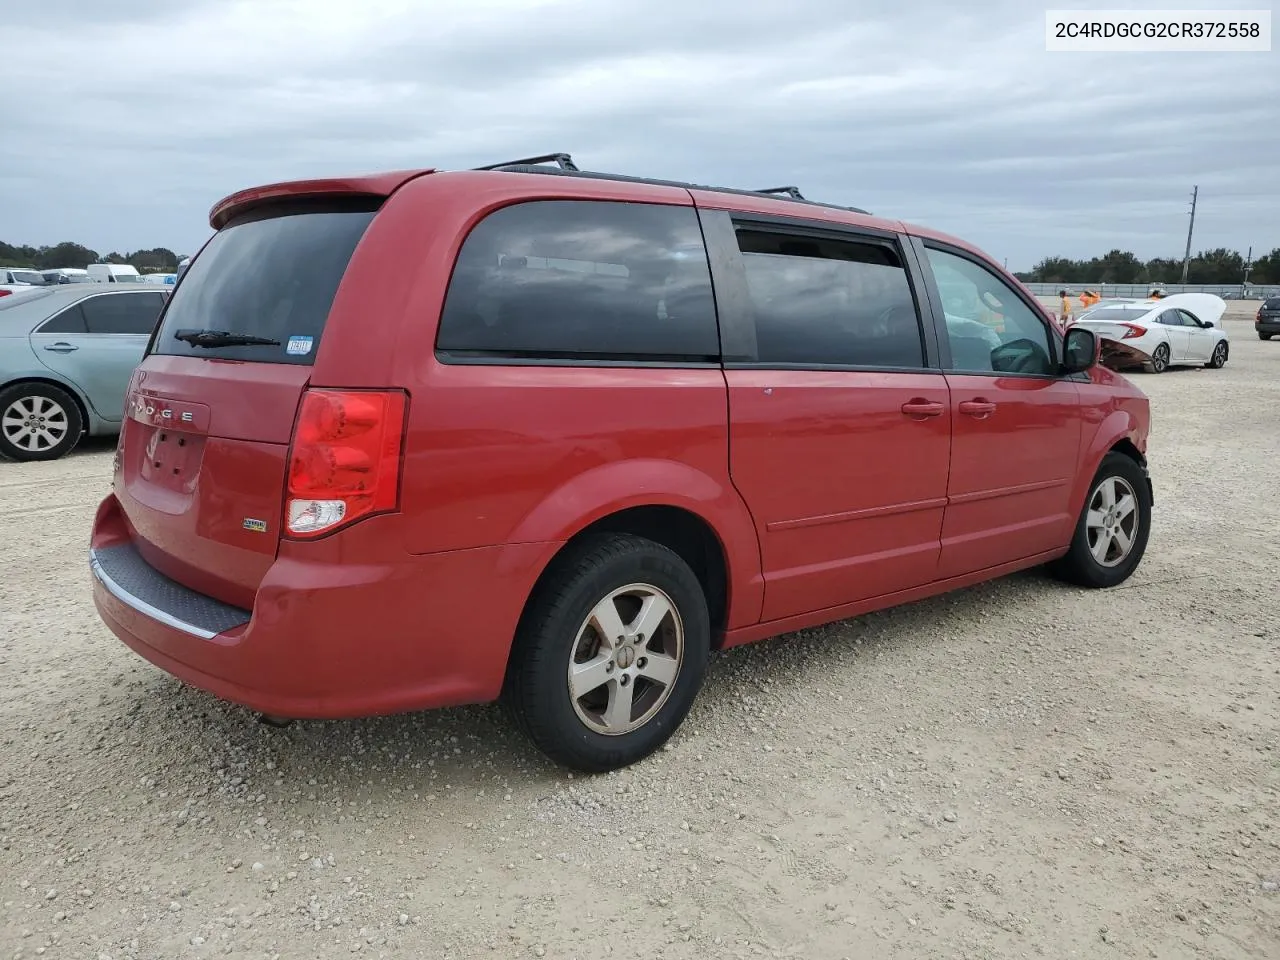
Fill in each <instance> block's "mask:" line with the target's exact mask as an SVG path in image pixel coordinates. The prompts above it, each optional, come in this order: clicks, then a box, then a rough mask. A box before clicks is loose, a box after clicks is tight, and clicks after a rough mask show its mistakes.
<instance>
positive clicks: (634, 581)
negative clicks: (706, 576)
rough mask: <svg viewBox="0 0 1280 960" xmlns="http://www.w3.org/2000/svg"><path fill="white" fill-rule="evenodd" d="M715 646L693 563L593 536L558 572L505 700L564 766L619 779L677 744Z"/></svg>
mask: <svg viewBox="0 0 1280 960" xmlns="http://www.w3.org/2000/svg"><path fill="white" fill-rule="evenodd" d="M607 627H612V629H603V628H607ZM710 645H711V620H710V616H709V614H708V612H707V601H706V597H705V596H704V595H703V592H702V587H701V585H700V584H699V582H698V578H697V576H695V575H694V573H693V571H692V570H691V569H689V565H688V564H687V563H685V562H684V560H682V559H681V558H680V557H679V556H678V555H677V554H676V553H674V552H672V551H671V550H669V549H667V548H666V547H664V546H662V545H660V544H657V543H654V542H652V541H650V540H645V539H644V538H642V537H637V536H633V535H630V534H608V535H596V536H589V537H587V538H585V539H584V540H583V541H582V542H581V543H580V544H576V545H573V546H571V547H570V548H569V549H568V550H567V551H566V552H565V553H564V554H562V555H561V556H559V557H557V558H556V560H555V561H553V563H552V566H551V568H550V569H549V570H548V571H547V573H546V574H545V575H544V577H543V580H542V582H541V583H540V584H539V586H538V588H537V589H536V591H535V593H534V595H533V597H532V598H531V599H530V602H529V606H528V608H527V609H526V611H525V615H524V616H523V617H522V618H521V622H520V627H519V628H518V631H517V634H516V640H515V645H514V647H513V649H512V652H511V662H510V664H509V666H508V669H507V679H506V684H505V688H504V690H503V698H504V700H505V701H506V704H507V707H508V708H509V710H510V711H511V713H512V715H513V716H514V717H515V719H516V722H517V723H518V724H519V726H520V727H521V728H522V729H523V730H524V732H525V733H526V734H527V735H528V737H529V739H531V740H532V741H533V742H534V744H535V745H536V746H537V747H538V748H539V749H540V750H541V751H542V752H543V753H545V754H546V755H547V756H548V757H550V758H551V759H552V760H554V761H555V762H557V763H559V764H562V765H564V766H566V767H570V768H572V769H574V770H580V771H583V772H586V773H602V772H605V771H608V770H616V769H618V768H620V767H625V766H628V765H629V764H632V763H635V762H636V761H638V760H641V759H643V758H644V757H647V756H648V755H649V754H651V753H653V752H654V751H655V750H657V749H658V748H659V747H661V746H662V745H663V744H664V743H665V742H666V741H667V739H668V738H670V736H671V735H672V734H673V733H674V732H675V730H676V728H677V727H678V726H679V725H680V723H681V721H683V720H684V718H685V716H686V715H687V714H688V712H689V709H690V708H691V707H692V706H693V701H694V698H695V697H696V696H697V694H698V690H699V689H700V688H701V686H702V680H703V677H704V676H705V674H706V668H707V657H708V653H709V650H710Z"/></svg>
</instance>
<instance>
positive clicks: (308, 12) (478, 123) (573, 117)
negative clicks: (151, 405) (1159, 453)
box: [0, 0, 1280, 269]
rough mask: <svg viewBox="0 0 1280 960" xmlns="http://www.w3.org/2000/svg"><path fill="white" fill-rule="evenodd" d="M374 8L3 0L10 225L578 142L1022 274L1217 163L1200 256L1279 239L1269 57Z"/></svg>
mask: <svg viewBox="0 0 1280 960" xmlns="http://www.w3.org/2000/svg"><path fill="white" fill-rule="evenodd" d="M362 2H363V4H364V9H363V10H361V9H360V8H359V5H358V4H354V3H351V2H350V0H342V2H338V0H296V2H295V0H282V2H275V0H252V2H240V0H183V2H181V3H175V2H171V0H155V2H152V0H114V2H112V3H109V4H106V5H105V6H104V5H103V4H100V3H97V2H89V0H42V3H41V4H40V13H39V14H38V15H36V14H34V13H33V11H34V10H35V7H33V6H30V5H26V4H19V2H18V0H0V21H3V22H4V24H5V25H4V30H3V33H4V43H3V48H4V53H3V57H2V58H0V90H3V92H4V94H3V103H4V107H3V110H0V117H2V118H3V119H0V240H5V241H7V242H10V243H31V244H37V245H39V244H52V243H57V242H59V241H62V240H74V241H77V242H81V243H85V244H87V245H88V246H91V247H93V248H95V249H97V250H99V251H101V252H104V253H105V252H108V251H110V250H120V251H122V252H123V251H125V250H132V249H138V248H142V247H153V246H167V247H170V248H172V249H175V250H177V251H178V252H180V253H187V252H191V251H192V250H193V249H194V248H195V247H196V246H197V245H198V244H200V243H201V242H202V241H203V240H204V239H205V237H206V236H207V235H208V233H209V229H208V224H207V220H206V216H207V213H208V209H209V207H210V206H211V205H212V204H213V203H214V202H215V201H216V200H217V199H219V198H220V197H221V196H223V195H225V194H227V193H230V192H232V191H235V190H238V189H241V188H243V187H246V186H251V185H254V184H258V183H264V182H271V181H275V180H287V179H292V178H295V177H308V176H317V175H326V174H335V173H360V172H367V171H376V170H379V169H390V168H401V167H418V166H437V167H463V166H474V165H477V164H481V163H488V162H496V161H499V160H505V159H510V158H514V157H518V156H527V155H529V154H532V153H543V152H548V151H552V150H567V151H569V152H570V153H572V154H573V155H574V158H575V159H576V160H577V161H578V163H579V165H580V166H582V167H584V168H590V169H601V170H612V171H616V172H625V173H633V174H638V175H646V176H656V177H666V178H672V179H688V180H694V181H697V182H704V183H718V184H722V185H726V186H739V187H765V186H774V185H777V184H784V183H794V184H798V185H799V186H800V187H801V189H802V190H803V191H804V192H805V194H806V196H809V197H812V198H815V199H822V200H830V201H833V202H838V203H848V204H854V205H857V206H861V207H864V208H867V209H870V210H872V211H873V212H875V213H877V214H881V215H884V216H889V217H894V218H899V219H907V220H911V221H915V222H920V223H925V224H928V225H930V226H933V227H937V228H939V229H942V230H946V231H948V232H950V233H954V234H957V235H959V236H962V237H964V238H966V239H968V240H970V241H972V242H974V243H977V244H978V245H979V246H981V247H982V248H984V249H985V250H987V251H988V252H989V253H990V254H991V255H992V256H995V257H997V258H1006V257H1007V258H1008V262H1009V266H1010V268H1012V269H1025V268H1028V267H1030V266H1031V265H1032V264H1034V263H1035V261H1037V260H1038V259H1040V258H1041V257H1043V256H1045V255H1050V254H1062V255H1067V256H1089V255H1093V254H1095V253H1097V254H1100V253H1104V252H1106V251H1107V250H1108V249H1110V248H1112V247H1121V248H1127V249H1132V250H1133V251H1134V252H1136V253H1137V254H1138V255H1139V256H1141V257H1144V258H1147V257H1152V256H1159V255H1170V256H1181V253H1182V246H1183V244H1184V242H1185V235H1186V224H1187V220H1186V212H1187V206H1188V201H1189V199H1190V193H1191V187H1192V184H1196V183H1198V184H1199V185H1200V196H1201V203H1200V207H1199V209H1198V212H1197V217H1196V237H1195V244H1194V246H1195V247H1196V248H1197V249H1199V248H1209V247H1216V246H1228V247H1233V248H1237V249H1239V250H1241V251H1242V252H1243V251H1244V249H1245V248H1246V247H1247V246H1249V244H1252V245H1253V247H1254V252H1255V254H1256V253H1258V252H1266V251H1267V250H1269V249H1271V248H1272V247H1276V246H1280V108H1278V107H1277V106H1276V104H1278V103H1280V53H1278V52H1275V51H1273V52H1271V53H1230V54H1186V53H1179V54H1149V53H1148V54H1137V53H1114V54H1064V53H1053V54H1051V53H1046V52H1045V50H1044V7H1043V6H1042V5H1037V4H1032V3H1027V2H1025V0H1023V2H1007V3H1006V2H985V3H983V2H977V3H974V4H969V5H965V4H960V3H955V2H953V0H945V2H944V0H920V2H909V0H899V2H893V3H866V2H857V3H854V2H852V0H790V2H786V3H779V2H776V0H734V2H733V3H732V4H730V3H728V0H715V2H712V0H683V2H676V0H644V2H640V0H632V2H623V0H431V2H423V0H362ZM722 4H723V6H722ZM1064 5H1065V4H1064ZM1117 5H1118V4H1115V3H1111V4H1095V5H1092V6H1096V7H1099V8H1111V7H1113V6H1117ZM1165 5H1166V4H1145V6H1153V7H1162V6H1165ZM1190 5H1192V6H1195V7H1198V8H1211V7H1215V6H1220V7H1228V8H1229V7H1239V6H1250V4H1239V3H1237V4H1231V3H1227V4H1215V3H1213V2H1212V0H1195V2H1194V3H1192V4H1190ZM1074 6H1077V7H1088V6H1091V5H1090V4H1082V3H1076V4H1074ZM1124 6H1128V7H1134V6H1144V4H1141V3H1135V2H1133V0H1129V2H1128V3H1126V4H1124ZM1252 6H1253V7H1262V6H1264V4H1252ZM22 10H25V11H26V14H27V15H22V14H21V11H22ZM730 11H732V12H730ZM14 14H17V15H16V16H15V15H14Z"/></svg>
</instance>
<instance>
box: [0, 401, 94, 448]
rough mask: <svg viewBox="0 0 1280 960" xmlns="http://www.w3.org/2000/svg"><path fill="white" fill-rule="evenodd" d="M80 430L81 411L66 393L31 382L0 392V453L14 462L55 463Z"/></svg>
mask: <svg viewBox="0 0 1280 960" xmlns="http://www.w3.org/2000/svg"><path fill="white" fill-rule="evenodd" d="M80 430H81V419H80V409H79V408H78V407H77V406H76V403H75V401H74V400H72V399H71V397H70V396H68V395H67V393H66V391H64V390H60V389H59V388H57V387H54V386H51V385H49V384H43V383H32V384H18V385H17V386H14V387H10V388H9V389H8V390H4V391H2V392H0V454H3V455H4V456H6V457H8V458H9V459H11V460H56V459H57V458H58V457H61V456H62V455H63V454H65V453H66V452H67V451H68V450H70V449H71V448H72V447H74V446H75V445H76V441H77V440H79V439H80Z"/></svg>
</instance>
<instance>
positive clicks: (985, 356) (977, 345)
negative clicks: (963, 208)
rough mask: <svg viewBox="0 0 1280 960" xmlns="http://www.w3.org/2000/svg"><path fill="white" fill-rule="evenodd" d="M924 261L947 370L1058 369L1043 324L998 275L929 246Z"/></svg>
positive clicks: (1041, 371)
mask: <svg viewBox="0 0 1280 960" xmlns="http://www.w3.org/2000/svg"><path fill="white" fill-rule="evenodd" d="M929 265H930V266H931V267H932V268H933V276H934V280H935V281H936V282H937V284H938V293H939V294H940V295H941V297H942V309H943V312H944V313H945V314H946V326H947V339H948V341H949V342H950V344H951V369H952V370H959V371H963V372H966V373H992V372H994V373H1013V374H1018V373H1022V374H1035V375H1041V376H1046V375H1051V374H1054V373H1056V372H1057V368H1056V365H1055V363H1054V360H1053V356H1054V351H1053V346H1052V344H1051V341H1050V339H1049V329H1048V327H1047V326H1046V325H1045V324H1044V322H1043V321H1042V320H1041V319H1040V316H1039V315H1038V314H1036V313H1035V312H1034V311H1032V309H1031V308H1030V307H1029V306H1027V304H1026V303H1024V302H1023V300H1022V298H1021V297H1019V296H1018V295H1017V293H1015V292H1014V291H1013V289H1012V288H1011V287H1010V286H1009V285H1008V284H1007V283H1005V282H1004V281H1003V280H1002V279H1000V277H998V276H997V275H996V274H994V273H992V272H991V271H990V270H988V269H987V268H986V267H983V266H980V265H979V264H977V263H975V262H973V261H972V260H968V259H966V258H964V257H960V256H956V255H955V254H951V253H946V252H944V251H942V250H934V249H932V248H929ZM1111 312H1112V311H1110V310H1108V311H1106V313H1108V314H1110V313H1111ZM1101 319H1103V311H1098V312H1096V313H1091V314H1090V315H1089V321H1090V322H1093V321H1095V320H1101Z"/></svg>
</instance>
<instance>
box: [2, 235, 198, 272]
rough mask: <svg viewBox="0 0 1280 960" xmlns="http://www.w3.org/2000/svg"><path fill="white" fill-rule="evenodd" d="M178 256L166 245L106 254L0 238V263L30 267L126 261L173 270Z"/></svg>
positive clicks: (144, 268) (142, 268)
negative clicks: (18, 244) (8, 240)
mask: <svg viewBox="0 0 1280 960" xmlns="http://www.w3.org/2000/svg"><path fill="white" fill-rule="evenodd" d="M181 259H182V257H181V256H179V255H178V254H176V253H174V252H173V251H172V250H170V249H168V248H167V247H156V248H155V249H154V250H135V251H133V252H132V253H118V252H116V251H114V250H113V251H112V252H111V253H108V254H100V253H98V251H97V250H91V249H90V248H89V247H85V246H81V245H80V244H78V243H71V242H67V243H59V244H56V245H55V246H52V247H32V246H25V245H24V246H15V245H14V244H11V243H4V242H2V241H0V267H30V268H33V269H36V270H53V269H55V268H57V267H76V268H78V269H80V270H83V269H84V268H85V267H87V266H88V265H89V264H91V263H128V264H131V265H132V266H133V267H135V268H136V269H137V271H138V272H139V273H173V272H174V271H175V270H177V269H178V261H180V260H181Z"/></svg>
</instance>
